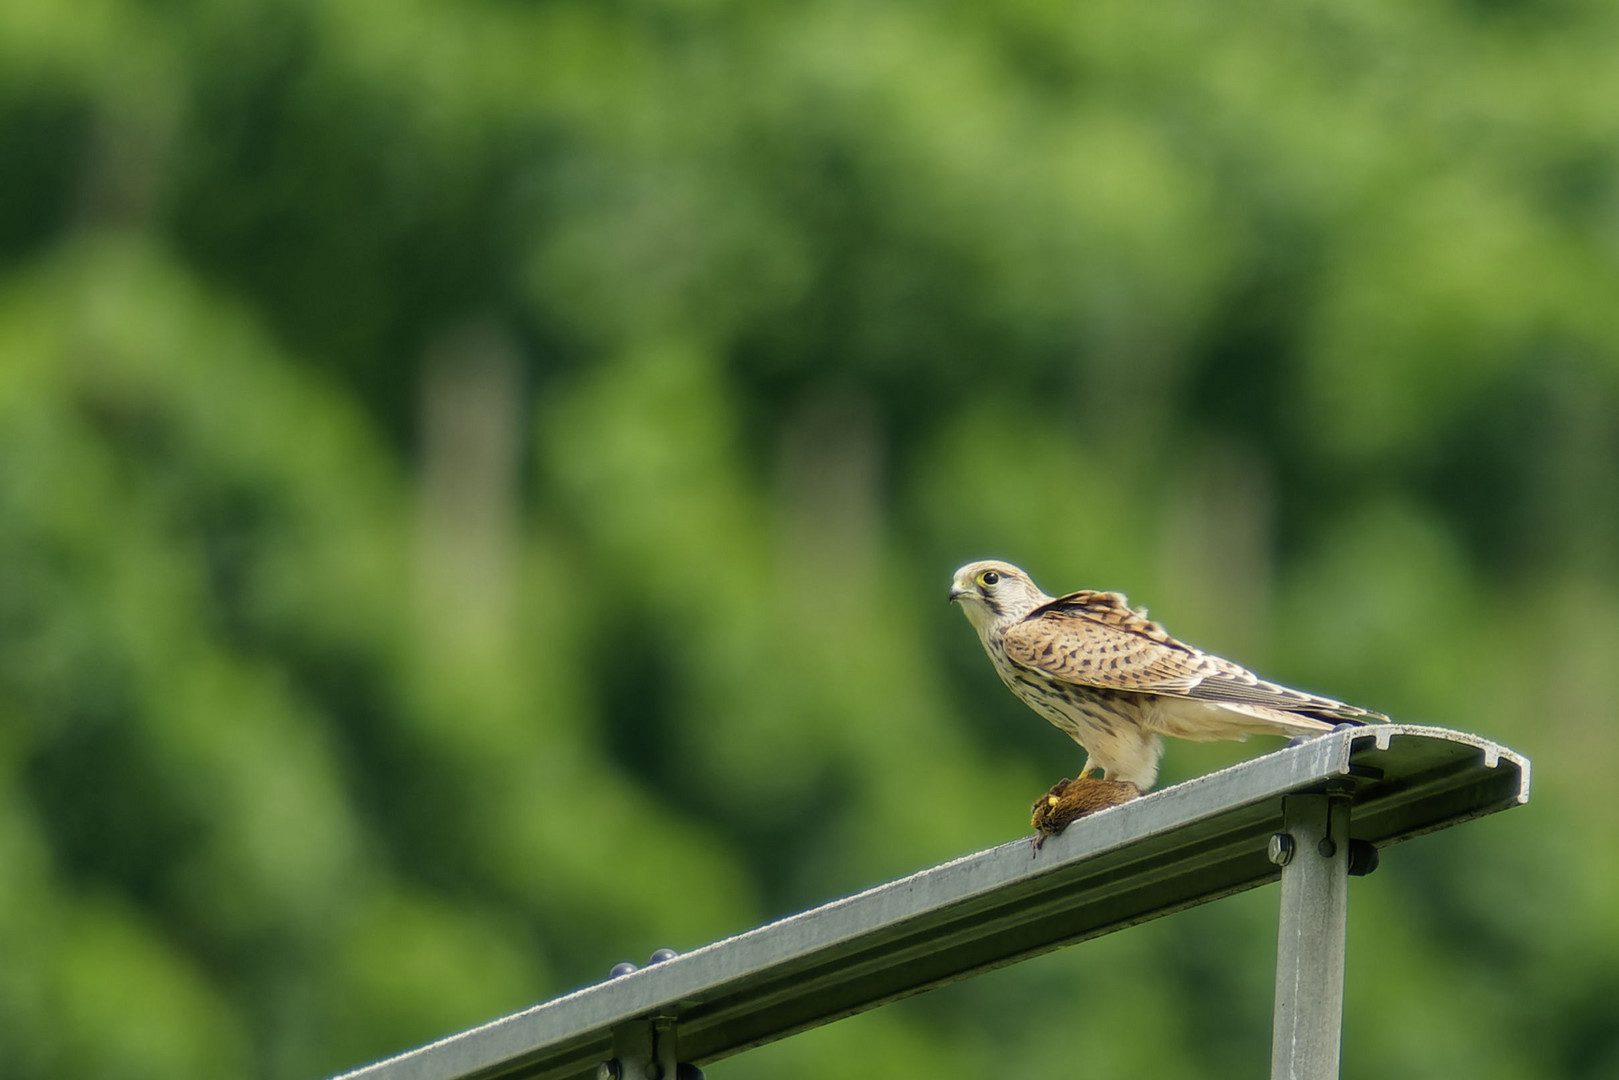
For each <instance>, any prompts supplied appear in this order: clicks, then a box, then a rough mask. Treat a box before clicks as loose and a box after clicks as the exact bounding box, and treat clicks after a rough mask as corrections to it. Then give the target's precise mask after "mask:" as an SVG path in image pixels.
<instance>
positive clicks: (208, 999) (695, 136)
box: [0, 0, 1619, 1080]
mask: <svg viewBox="0 0 1619 1080" xmlns="http://www.w3.org/2000/svg"><path fill="white" fill-rule="evenodd" d="M1616 48H1619V9H1615V8H1614V6H1613V5H1611V4H1607V3H1599V2H1597V0H1546V2H1542V3H1526V2H1517V3H1514V2H1510V0H1490V2H1482V0H1481V2H1473V3H1462V2H1456V0H1439V2H1433V0H1429V2H1422V0H1419V2H1417V3H1409V2H1406V3H1388V2H1382V0H1372V2H1370V3H1362V4H1350V3H1344V2H1342V0H1331V2H1323V0H1305V2H1304V3H1302V4H1296V5H1292V6H1290V7H1286V8H1278V7H1276V6H1274V5H1259V4H1251V3H1241V2H1239V3H1236V4H1227V5H1221V6H1218V7H1216V6H1213V5H1208V4H1205V3H1201V2H1196V0H1168V2H1167V3H1164V4H1157V5H1151V6H1147V7H1141V6H1135V5H1125V4H1111V3H1103V4H1098V5H1091V6H1090V7H1087V8H1075V7H1074V6H1073V5H1071V4H1059V3H1053V2H1050V0H1011V2H1009V3H1005V4H999V5H990V6H985V5H975V4H938V5H920V4H905V3H885V2H881V0H878V2H870V3H862V4H853V3H843V2H838V0H813V2H807V3H801V4H796V5H777V4H767V3H761V2H746V0H620V2H607V3H602V2H596V3H580V2H570V0H552V2H547V3H518V2H515V0H473V2H469V3H458V4H449V3H443V2H439V0H404V2H402V3H391V4H387V5H383V4H378V3H373V2H368V0H322V2H320V3H314V2H310V0H287V2H283V3H273V4H272V3H254V2H248V3H242V2H232V3H224V2H219V0H213V2H203V3H199V4H193V5H176V4H168V3H160V2H157V0H147V2H144V3H143V2H138V0H88V2H85V3H80V4H74V5H71V6H66V7H64V6H61V5H51V4H47V3H45V2H44V0H9V2H8V3H7V4H5V5H3V6H0V155H3V157H0V162H3V167H0V866H4V867H5V875H4V877H5V887H4V888H3V889H0V955H3V956H4V957H5V963H4V964H3V965H0V1046H4V1047H5V1049H6V1074H7V1076H9V1077H15V1078H17V1080H43V1078H57V1077H74V1078H97V1077H119V1078H135V1080H139V1078H145V1077H153V1078H156V1077H163V1078H166V1080H185V1078H188V1077H199V1078H201V1077H209V1078H216V1077H225V1076H241V1077H263V1078H267V1080H270V1078H274V1080H280V1078H307V1077H317V1076H321V1075H324V1074H328V1073H332V1072H336V1071H339V1070H342V1069H345V1068H348V1067H352V1066H354V1065H358V1064H361V1063H363V1062H365V1061H368V1060H370V1059H373V1058H376V1057H380V1056H383V1055H385V1054H387V1053H391V1052H394V1051H397V1050H400V1049H404V1048H406V1047H409V1046H411V1045H415V1044H417V1043H420V1042H423V1041H426V1040H428V1039H431V1038H433V1037H436V1036H439V1035H442V1034H444V1033H446V1032H449V1031H452V1030H456V1029H458V1028H461V1027H465V1026H469V1025H471V1024H474V1023H476V1022H479V1021H482V1020H485V1019H488V1018H490V1017H493V1016H495V1015H499V1014H501V1013H504V1012H508V1011H512V1010H516V1009H518V1008H521V1007H523V1006H526V1005H528V1004H530V1003H532V1002H535V1001H538V1000H543V999H545V998H547V997H550V996H553V995H556V994H558V993H561V992H564V991H567V990H569V989H571V988H573V987H576V986H579V985H582V984H584V983H587V982H591V981H594V980H595V979H597V978H599V977H601V976H602V975H603V974H605V972H606V970H607V968H608V967H609V966H610V965H611V964H612V963H614V962H615V961H617V960H620V959H625V958H633V959H641V958H644V957H645V956H646V955H647V954H648V953H649V952H650V951H651V950H652V949H653V948H655V947H657V946H660V945H671V946H674V947H676V948H681V949H685V948H691V947H694V946H697V945H700V944H703V943H705V942H707V941H709V940H712V939H714V938H717V937H720V936H723V935H726V934H729V933H734V932H737V931H740V930H743V929H746V928H748V927H750V926H752V925H755V924H757V923H758V922H760V921H762V920H764V919H767V918H770V917H774V916H777V915H781V914H784V913H787V912H790V911H793V910H796V909H799V908H801V907H803V906H806V905H810V904H814V903H817V902H820V901H823V900H826V899H829V898H832V897H834V896H838V895H841V894H844V893H847V892H850V891H852V890H855V889H858V888H861V887H864V886H867V885H871V884H874V883H876V882H879V881H882V880H884V879H886V878H888V877H890V876H893V875H896V874H900V873H903V872H907V871H910V870H914V869H917V868H919V867H922V866H926V865H929V864H931V863H933V862H935V861H938V860H940V859H943V858H946V857H949V856H953V855H956V854H960V853H963V852H967V851H971V850H974V849H977V848H980V847H983V846H987V845H990V844H994V843H999V842H1002V841H1005V840H1008V839H1011V838H1014V837H1017V836H1019V835H1020V834H1022V833H1023V832H1024V830H1025V826H1026V816H1025V810H1024V808H1025V807H1026V806H1027V804H1028V801H1029V799H1030V797H1031V796H1032V793H1034V792H1036V791H1039V790H1043V789H1044V788H1045V786H1046V785H1047V784H1049V783H1050V782H1051V780H1053V779H1055V778H1056V777H1057V776H1058V775H1061V774H1063V773H1072V771H1073V768H1074V767H1075V765H1076V764H1077V762H1078V761H1079V756H1078V752H1077V751H1076V750H1075V748H1074V747H1072V746H1071V745H1070V744H1068V743H1067V742H1066V740H1065V739H1064V738H1063V737H1062V736H1061V735H1060V734H1058V733H1057V732H1056V731H1055V730H1054V729H1050V728H1049V727H1048V726H1046V725H1044V724H1042V723H1041V722H1039V721H1038V720H1037V719H1036V718H1035V717H1033V716H1032V715H1031V714H1029V713H1028V712H1027V711H1026V710H1025V709H1024V708H1023V707H1022V706H1021V705H1019V704H1018V703H1017V702H1015V701H1014V700H1013V699H1012V698H1011V696H1010V695H1008V694H1006V693H1005V691H1004V690H1003V689H1002V688H1001V687H1000V686H999V684H998V683H997V682H996V680H995V679H994V678H993V677H992V675H991V673H990V669H989V666H988V664H987V663H986V662H985V661H984V659H983V657H982V655H981V653H980V651H979V648H978V645H977V643H976V641H975V640H974V638H973V635H972V634H971V633H970V631H969V630H968V628H967V626H966V625H965V623H964V622H963V621H962V620H961V618H960V616H959V614H957V613H954V612H952V611H950V610H948V609H947V608H946V606H945V605H944V602H943V591H944V586H945V583H946V582H947V580H948V576H949V573H950V571H951V570H952V569H953V568H954V567H955V566H956V565H958V564H960V563H962V562H965V561H967V560H968V559H970V558H977V557H982V556H986V555H998V556H1002V557H1006V558H1011V559H1013V560H1015V561H1018V562H1020V563H1021V564H1023V565H1024V566H1026V567H1027V568H1029V569H1030V570H1031V572H1033V573H1034V574H1035V576H1036V578H1037V579H1038V580H1039V581H1040V582H1042V583H1043V584H1044V585H1045V586H1046V588H1047V589H1048V590H1051V591H1061V590H1066V589H1071V588H1079V587H1105V588H1121V589H1124V590H1126V591H1127V592H1129V593H1130V594H1131V596H1132V597H1133V598H1134V599H1135V600H1136V601H1137V602H1150V603H1152V604H1153V605H1154V607H1153V610H1154V614H1155V615H1156V616H1158V617H1159V618H1162V619H1163V620H1164V621H1165V622H1166V623H1167V624H1168V625H1169V626H1170V628H1171V629H1172V630H1173V631H1174V632H1176V633H1178V634H1179V635H1181V636H1183V637H1185V638H1187V639H1189V640H1193V641H1197V642H1198V643H1200V644H1203V645H1206V646H1207V647H1210V648H1213V649H1216V650H1219V651H1222V652H1224V653H1225V654H1227V655H1230V656H1233V657H1234V658H1237V659H1239V660H1241V661H1243V662H1246V663H1248V664H1250V665H1251V666H1254V667H1256V668H1258V669H1259V670H1261V671H1263V672H1264V673H1266V674H1268V675H1270V676H1272V677H1274V678H1277V679H1281V680H1284V681H1287V682H1291V683H1294V684H1296V685H1302V686H1307V687H1310V688H1314V689H1318V690H1320V691H1323V692H1326V693H1330V694H1333V695H1335V696H1340V697H1343V698H1345V699H1348V700H1351V701H1355V702H1359V703H1364V704H1366V705H1369V706H1373V707H1376V708H1379V709H1384V710H1386V711H1388V712H1389V713H1390V714H1392V715H1394V716H1395V717H1396V718H1398V719H1402V720H1412V721H1427V722H1436V723H1442V724H1446V725H1450V726H1454V727H1461V728H1466V729H1472V730H1476V731H1479V732H1482V733H1484V734H1486V735H1488V736H1490V737H1493V738H1496V739H1499V740H1501V741H1504V742H1506V743H1508V744H1509V745H1512V746H1514V747H1515V748H1518V749H1520V750H1522V751H1524V752H1526V753H1528V754H1529V755H1530V756H1531V757H1533V759H1534V761H1535V766H1536V777H1537V785H1538V786H1537V792H1536V801H1535V803H1534V804H1533V805H1532V806H1531V807H1530V808H1528V809H1526V810H1523V811H1519V812H1515V813H1513V814H1510V815H1506V816H1504V817H1502V818H1498V819H1491V820H1489V821H1487V822H1484V823H1481V824H1479V825H1475V826H1471V827H1469V828H1466V829H1460V830H1456V831H1455V832H1454V833H1446V834H1442V835H1440V836H1436V837H1431V838H1427V839H1424V840H1422V841H1419V842H1417V843H1414V844H1412V845H1410V846H1409V847H1406V848H1402V849H1400V850H1398V851H1397V852H1391V853H1390V856H1389V857H1387V858H1386V859H1385V866H1384V869H1383V870H1382V871H1380V872H1379V874H1378V875H1376V876H1375V877H1372V878H1369V879H1366V880H1364V881H1357V882H1356V883H1355V885H1354V891H1355V894H1356V895H1355V902H1354V904H1353V905H1352V912H1353V914H1352V920H1353V925H1352V930H1351V953H1350V961H1349V964H1350V967H1349V1005H1348V1014H1347V1017H1346V1030H1347V1032H1348V1034H1349V1037H1348V1042H1347V1048H1346V1052H1345V1070H1344V1071H1345V1075H1346V1076H1347V1077H1378V1078H1394V1080H1398V1078H1403V1077H1411V1078H1417V1077H1431V1076H1462V1075H1466V1076H1473V1077H1479V1078H1490V1077H1502V1078H1507V1077H1511V1078H1516V1080H1521V1078H1535V1077H1568V1078H1596V1077H1609V1076H1613V1075H1615V1073H1616V1072H1619V1035H1616V1034H1615V1029H1614V1027H1613V1024H1612V1017H1611V1002H1612V1001H1613V999H1614V994H1615V991H1616V990H1619V895H1616V894H1619V848H1616V847H1615V846H1614V845H1613V844H1612V843H1611V839H1610V838H1611V837H1612V835H1613V833H1614V830H1615V827H1616V826H1619V821H1616V818H1619V799H1616V798H1615V797H1614V794H1613V779H1612V778H1613V777H1614V775H1615V774H1616V769H1619V729H1616V727H1615V725H1614V723H1613V720H1614V702H1615V701H1619V664H1615V663H1614V661H1613V656H1614V655H1615V654H1616V653H1619V317H1616V314H1615V312H1616V307H1615V298H1616V297H1619V137H1616V134H1615V127H1614V123H1613V116H1614V113H1613V104H1612V103H1613V102H1614V101H1615V100H1619V65H1615V64H1614V62H1613V56H1614V53H1615V50H1616ZM1262 749H1264V748H1263V747H1259V746H1258V745H1255V746H1253V747H1233V746H1188V745H1177V746H1174V747H1172V748H1171V750H1170V753H1169V755H1168V758H1167V760H1166V767H1165V780H1166V782H1173V781H1175V780H1176V779H1180V778H1184V777H1186V776H1189V775H1193V774H1195V773H1197V772H1199V771H1202V770H1205V769H1209V768H1212V767H1215V766H1218V765H1221V764H1224V763H1227V762H1230V761H1233V760H1237V759H1238V758H1240V757H1241V756H1243V755H1247V754H1251V753H1254V752H1258V751H1259V750H1262ZM1273 920H1274V893H1273V892H1272V891H1270V890H1264V891H1259V892H1255V893H1250V894H1247V895H1245V896H1243V897H1239V898H1233V899H1231V900H1228V901H1224V902H1222V903H1220V904H1216V905H1212V906H1209V907H1207V908H1203V909H1199V910H1197V911H1194V912H1188V913H1186V914H1184V915H1181V916H1177V917H1176V918H1173V919H1168V920H1163V921H1161V922H1159V923H1154V924H1151V925H1148V926H1144V927H1140V928H1137V929H1134V930H1132V931H1130V932H1128V933H1125V934H1121V935H1117V936H1115V937H1113V938H1109V939H1106V940H1103V941H1098V942H1094V943H1091V944H1088V945H1085V946H1083V947H1080V948H1076V949H1072V950H1068V951H1066V952H1063V953H1060V954H1056V955H1053V956H1050V957H1046V958H1043V959H1041V960H1037V961H1033V962H1030V963H1027V964H1023V965H1020V966H1018V967H1016V968H1012V969H1008V970H1005V971H1002V972H999V973H996V974H994V975H991V976H986V977H984V978H982V979H979V980H975V981H973V982H970V983H966V984H962V985H959V986H956V987H952V988H950V989H948V990H943V991H939V992H937V993H934V994H930V995H925V996H923V997H921V998H917V999H913V1000H911V1001H908V1002H905V1003H902V1004H900V1005H897V1006H894V1007H892V1008H888V1009H883V1010H880V1011H878V1012H874V1013H870V1014H866V1015H864V1016H861V1017H857V1018H853V1019H851V1020H848V1021H845V1022H843V1023H840V1024H837V1025H833V1026H831V1027H828V1028H824V1029H821V1030H819V1031H816V1032H813V1033H810V1034H806V1035H804V1036H801V1037H797V1038H794V1039H791V1040H788V1041H786V1042H783V1043H780V1044H776V1045H774V1046H771V1047H768V1048H764V1049H761V1050H758V1051H754V1052H752V1053H751V1054H749V1055H746V1056H744V1057H742V1058H738V1059H736V1060H735V1061H733V1062H729V1063H721V1064H718V1065H715V1066H713V1067H712V1068H711V1070H710V1073H711V1075H712V1076H714V1077H715V1078H716V1080H724V1078H725V1077H729V1076H743V1075H747V1076H761V1077H780V1078H785V1080H796V1078H801V1077H802V1078H807V1077H812V1076H825V1075H832V1074H841V1073H844V1072H849V1071H855V1072H858V1073H859V1074H861V1075H881V1076H885V1077H909V1076H918V1077H920V1076H928V1077H968V1076H985V1075H1044V1074H1048V1073H1052V1072H1056V1071H1071V1070H1072V1069H1073V1068H1075V1067H1080V1066H1081V1065H1083V1067H1085V1068H1087V1069H1088V1070H1089V1071H1094V1072H1096V1073H1098V1074H1105V1073H1107V1072H1109V1071H1115V1072H1119V1073H1122V1074H1125V1075H1165V1076H1168V1075H1181V1076H1192V1075H1196V1076H1203V1077H1239V1076H1251V1075H1253V1074H1254V1070H1255V1068H1256V1067H1258V1066H1257V1065H1256V1062H1259V1061H1263V1060H1264V1054H1265V1052H1266V1047H1267V1045H1268V1024H1269V1005H1270V992H1271V991H1270V965H1271V963H1272V957H1273V955H1274V953H1273V943H1272V935H1273V934H1274V921H1273Z"/></svg>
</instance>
